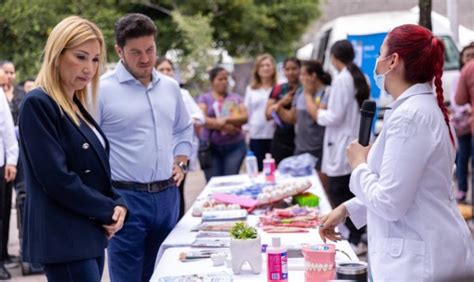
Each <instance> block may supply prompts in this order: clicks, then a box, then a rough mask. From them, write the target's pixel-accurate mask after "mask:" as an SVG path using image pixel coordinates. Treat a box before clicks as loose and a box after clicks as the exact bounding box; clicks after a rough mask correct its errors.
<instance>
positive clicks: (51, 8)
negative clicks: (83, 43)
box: [0, 0, 319, 78]
mask: <svg viewBox="0 0 474 282" xmlns="http://www.w3.org/2000/svg"><path fill="white" fill-rule="evenodd" d="M318 4H319V0H299V1H297V0H288V1H283V0H151V1H144V0H135V1H133V0H132V1H126V0H103V1H99V0H75V1H66V0H0V42H1V44H0V59H9V60H12V61H14V62H15V64H16V65H17V70H18V76H19V77H20V78H24V77H26V76H33V75H35V74H36V73H37V71H38V69H39V66H40V64H41V52H42V49H43V46H44V44H45V42H46V39H47V37H48V35H49V32H50V31H51V29H52V28H53V27H54V26H55V25H56V24H57V23H58V22H59V21H60V20H61V19H63V18H64V17H66V16H68V15H73V14H76V15H80V16H82V17H85V18H87V19H89V20H91V21H93V22H95V23H96V24H97V25H98V26H99V27H100V28H101V29H102V31H103V33H104V37H105V39H106V43H107V51H108V60H109V61H115V60H117V56H116V54H115V52H114V49H113V46H114V33H113V24H114V22H115V21H116V20H117V19H118V18H119V17H120V16H121V15H123V14H125V13H127V12H140V13H144V14H146V15H148V16H150V17H151V18H152V19H153V20H154V21H155V23H156V25H157V27H158V30H159V33H158V38H157V49H158V54H164V53H165V52H166V51H167V50H170V49H179V50H181V51H182V52H183V54H184V55H185V56H188V57H191V56H197V57H194V58H195V59H197V60H201V59H203V58H201V57H200V56H199V55H197V53H199V54H201V55H202V54H203V53H202V50H203V49H206V48H209V49H210V48H224V49H226V50H228V51H229V53H230V54H231V55H233V56H239V57H251V56H255V55H256V54H259V53H263V52H268V53H271V54H273V55H275V56H284V55H288V54H291V53H292V51H293V50H294V48H295V47H296V46H294V44H295V42H296V41H297V40H298V39H299V38H300V36H301V34H302V33H303V32H304V30H305V29H306V27H307V25H308V24H309V23H310V22H311V21H313V20H316V19H317V17H318V16H319V9H318ZM176 15H180V16H176ZM190 30H194V31H191V32H190ZM201 31H206V33H210V35H211V36H210V37H207V35H206V37H205V38H206V39H205V40H204V38H202V39H200V38H198V37H199V36H196V34H198V33H199V34H202V33H201ZM209 38H210V40H209ZM199 41H201V43H202V42H204V41H205V43H202V44H205V45H202V44H201V43H199ZM197 43H198V44H197ZM196 44H197V45H196ZM196 48H198V49H199V51H196ZM204 59H205V58H204ZM202 61H203V60H202Z"/></svg>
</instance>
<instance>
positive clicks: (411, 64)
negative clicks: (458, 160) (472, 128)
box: [386, 24, 454, 145]
mask: <svg viewBox="0 0 474 282" xmlns="http://www.w3.org/2000/svg"><path fill="white" fill-rule="evenodd" d="M386 44H387V47H388V54H393V53H397V54H398V55H399V56H400V58H401V59H402V60H403V62H404V64H405V80H406V81H407V82H409V83H425V82H432V81H433V79H434V84H435V87H436V100H437V101H438V106H439V108H440V110H441V112H442V113H443V116H444V121H445V122H446V125H447V126H448V132H449V138H450V139H451V143H452V144H453V145H454V137H453V133H452V131H451V127H450V125H449V117H448V109H447V108H446V106H445V105H444V96H443V85H442V82H441V76H442V75H443V66H444V44H443V42H442V41H441V40H440V39H439V38H436V37H434V36H433V33H431V31H429V30H428V29H426V28H424V27H422V26H419V25H414V24H406V25H401V26H399V27H396V28H395V29H393V30H392V31H391V32H390V33H389V34H388V37H387V41H386Z"/></svg>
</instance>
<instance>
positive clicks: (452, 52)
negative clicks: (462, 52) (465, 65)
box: [441, 35, 459, 70]
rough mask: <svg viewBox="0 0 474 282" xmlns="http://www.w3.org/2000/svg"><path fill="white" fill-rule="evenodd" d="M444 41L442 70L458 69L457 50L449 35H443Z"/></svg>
mask: <svg viewBox="0 0 474 282" xmlns="http://www.w3.org/2000/svg"><path fill="white" fill-rule="evenodd" d="M441 39H442V40H443V42H444V47H445V48H444V49H445V50H444V70H457V69H459V50H458V48H457V47H456V45H455V44H454V42H453V40H452V38H451V37H450V36H446V35H443V36H441Z"/></svg>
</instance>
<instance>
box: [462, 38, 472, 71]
mask: <svg viewBox="0 0 474 282" xmlns="http://www.w3.org/2000/svg"><path fill="white" fill-rule="evenodd" d="M471 48H473V49H474V42H471V43H469V45H467V46H464V48H462V50H461V53H459V69H462V68H463V67H464V62H463V61H462V57H463V56H464V52H466V50H467V49H471Z"/></svg>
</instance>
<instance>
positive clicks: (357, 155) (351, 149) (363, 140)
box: [346, 100, 376, 169]
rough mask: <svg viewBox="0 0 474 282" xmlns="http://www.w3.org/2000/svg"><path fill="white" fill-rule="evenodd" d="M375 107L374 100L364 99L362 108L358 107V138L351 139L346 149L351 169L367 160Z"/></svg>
mask: <svg viewBox="0 0 474 282" xmlns="http://www.w3.org/2000/svg"><path fill="white" fill-rule="evenodd" d="M375 109H376V104H375V102H374V101H371V100H365V101H364V102H363V103H362V108H361V109H360V112H361V117H360V127H359V139H358V140H354V141H352V143H351V144H350V145H349V146H348V147H347V150H346V155H347V160H348V161H349V164H350V165H351V167H352V168H353V169H354V168H356V167H357V166H359V165H360V164H361V163H366V162H367V155H368V154H369V150H370V147H371V146H369V142H370V135H371V134H370V133H371V131H372V122H373V120H374V115H375Z"/></svg>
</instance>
